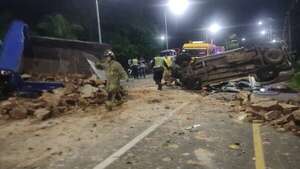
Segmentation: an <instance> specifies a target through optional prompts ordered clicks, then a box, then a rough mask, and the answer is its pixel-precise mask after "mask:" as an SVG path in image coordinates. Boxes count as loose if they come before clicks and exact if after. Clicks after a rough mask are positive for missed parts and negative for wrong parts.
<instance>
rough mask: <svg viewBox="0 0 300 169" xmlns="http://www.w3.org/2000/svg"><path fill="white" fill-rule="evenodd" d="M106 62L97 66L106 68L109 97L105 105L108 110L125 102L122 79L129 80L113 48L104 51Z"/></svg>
mask: <svg viewBox="0 0 300 169" xmlns="http://www.w3.org/2000/svg"><path fill="white" fill-rule="evenodd" d="M104 57H105V64H101V63H98V64H97V68H99V69H103V68H104V69H105V72H106V78H107V82H106V91H107V93H108V98H107V101H106V103H105V106H106V108H107V109H108V110H112V108H113V107H114V106H118V105H121V104H122V103H123V96H124V91H123V88H122V86H121V83H120V81H121V80H122V79H124V80H127V81H128V75H127V73H126V71H125V70H124V68H123V67H122V65H121V64H120V63H119V62H117V61H116V60H115V54H114V53H113V52H112V51H111V50H107V51H105V52H104Z"/></svg>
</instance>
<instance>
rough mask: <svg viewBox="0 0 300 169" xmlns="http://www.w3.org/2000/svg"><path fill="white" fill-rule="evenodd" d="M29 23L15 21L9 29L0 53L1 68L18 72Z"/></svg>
mask: <svg viewBox="0 0 300 169" xmlns="http://www.w3.org/2000/svg"><path fill="white" fill-rule="evenodd" d="M26 30H27V25H26V24H25V23H24V22H22V21H14V22H13V23H12V25H11V26H10V29H9V30H8V32H7V34H6V36H5V38H4V41H3V45H2V53H1V54H0V69H2V70H9V71H13V72H18V71H19V69H20V65H21V62H22V56H23V51H24V45H25V32H26Z"/></svg>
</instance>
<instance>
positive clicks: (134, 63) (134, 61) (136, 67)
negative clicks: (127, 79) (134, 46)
mask: <svg viewBox="0 0 300 169" xmlns="http://www.w3.org/2000/svg"><path fill="white" fill-rule="evenodd" d="M132 74H133V77H134V78H135V79H138V77H139V60H138V59H137V58H134V59H132Z"/></svg>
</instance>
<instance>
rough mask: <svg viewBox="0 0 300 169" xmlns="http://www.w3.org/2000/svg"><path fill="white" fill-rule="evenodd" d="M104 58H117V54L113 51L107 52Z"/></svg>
mask: <svg viewBox="0 0 300 169" xmlns="http://www.w3.org/2000/svg"><path fill="white" fill-rule="evenodd" d="M103 56H104V57H112V58H115V54H114V52H113V51H111V50H106V51H105V52H104V54H103Z"/></svg>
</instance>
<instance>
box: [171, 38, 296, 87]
mask: <svg viewBox="0 0 300 169" xmlns="http://www.w3.org/2000/svg"><path fill="white" fill-rule="evenodd" d="M176 64H177V65H178V66H177V68H176V70H175V71H174V72H176V76H177V77H176V78H178V79H179V80H180V81H181V84H182V85H183V87H185V88H187V89H192V90H196V89H200V88H201V86H203V85H209V84H213V83H219V82H224V81H228V80H232V79H235V78H241V77H246V76H249V75H253V76H254V77H255V78H256V80H257V81H258V82H262V83H274V82H278V81H277V79H280V78H281V74H282V73H283V72H289V73H287V74H285V75H287V77H286V78H288V77H289V76H290V75H291V72H293V71H292V61H291V60H290V59H289V54H288V52H287V50H286V48H285V46H284V45H283V44H281V43H278V44H260V45H259V47H257V46H252V47H246V48H239V49H235V50H230V51H226V52H224V53H220V54H217V55H211V56H206V57H201V58H196V59H193V58H192V56H190V55H189V54H187V53H181V54H179V55H178V56H177V58H176ZM286 78H285V79H286Z"/></svg>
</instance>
